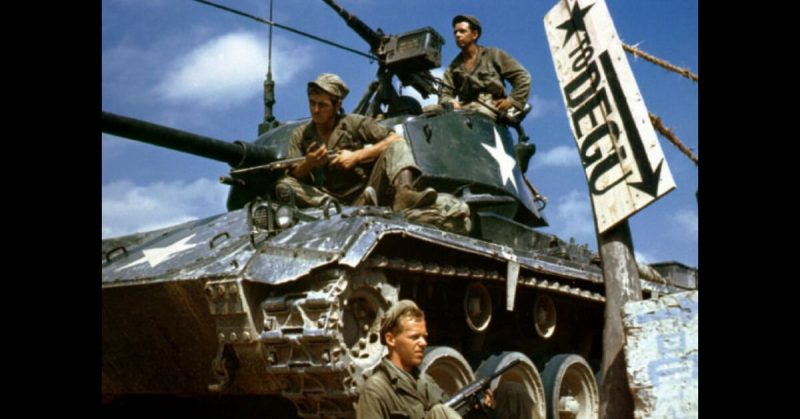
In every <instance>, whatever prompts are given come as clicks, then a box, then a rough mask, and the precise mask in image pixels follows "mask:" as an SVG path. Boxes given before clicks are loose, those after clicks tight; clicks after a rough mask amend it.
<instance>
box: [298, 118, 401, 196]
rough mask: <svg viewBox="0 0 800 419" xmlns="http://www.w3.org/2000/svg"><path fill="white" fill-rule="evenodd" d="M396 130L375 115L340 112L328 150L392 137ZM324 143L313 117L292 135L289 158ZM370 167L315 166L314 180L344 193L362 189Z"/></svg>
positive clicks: (342, 148) (356, 147) (337, 192)
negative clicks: (375, 119) (375, 117)
mask: <svg viewBox="0 0 800 419" xmlns="http://www.w3.org/2000/svg"><path fill="white" fill-rule="evenodd" d="M391 132H392V130H390V129H388V128H386V127H384V126H381V125H379V124H378V123H377V122H375V121H374V120H373V119H372V118H368V117H366V116H362V115H352V114H351V115H337V116H336V126H335V127H334V128H333V132H331V136H330V138H329V139H328V143H327V144H326V145H327V147H328V151H333V150H352V151H354V150H359V149H362V148H364V145H366V144H374V143H377V142H380V141H381V140H383V139H384V138H386V137H388V136H389V134H390V133H391ZM315 143H316V144H322V139H321V138H320V136H319V133H318V132H317V128H316V126H315V125H314V122H313V121H309V122H307V123H305V124H303V125H300V126H299V127H297V128H295V130H294V131H293V132H292V135H291V137H289V154H288V156H287V157H288V158H293V157H302V156H305V155H306V153H307V152H308V148H309V147H310V146H311V145H312V144H315ZM369 167H370V166H367V167H366V168H365V167H362V166H361V165H357V166H356V167H354V168H353V169H352V170H341V169H334V168H332V167H330V166H325V167H323V168H320V169H321V170H315V171H314V172H313V173H312V174H313V175H314V181H315V183H316V185H317V186H320V187H324V189H325V190H327V191H329V192H331V193H333V194H335V195H337V196H344V195H348V194H352V193H353V192H355V191H360V189H361V188H363V187H364V186H366V183H367V180H368V179H369Z"/></svg>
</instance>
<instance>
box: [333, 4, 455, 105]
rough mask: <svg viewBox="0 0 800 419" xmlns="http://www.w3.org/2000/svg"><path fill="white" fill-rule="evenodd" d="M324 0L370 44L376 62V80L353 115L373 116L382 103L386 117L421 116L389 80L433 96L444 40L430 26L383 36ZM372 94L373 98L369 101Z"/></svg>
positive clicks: (416, 103) (338, 6)
mask: <svg viewBox="0 0 800 419" xmlns="http://www.w3.org/2000/svg"><path fill="white" fill-rule="evenodd" d="M323 1H324V2H325V3H326V4H327V5H328V6H330V7H331V8H332V9H333V10H335V11H336V13H338V14H339V16H341V17H342V19H344V21H345V22H346V23H347V26H349V27H350V28H352V29H353V30H354V31H355V32H356V33H357V34H358V35H359V36H360V37H361V38H362V39H364V41H366V42H367V44H369V46H370V51H371V52H372V53H373V54H374V55H375V56H376V57H378V60H379V68H378V73H377V77H378V80H377V81H374V82H372V83H371V84H370V86H369V88H368V89H367V92H366V93H365V94H364V96H363V97H362V98H361V101H360V102H359V104H358V106H357V107H356V110H355V111H354V112H355V113H359V114H363V115H369V116H375V115H377V114H379V113H381V112H380V107H381V105H384V104H385V105H388V107H389V109H388V111H387V112H386V113H387V116H392V115H394V114H399V113H403V112H408V113H411V114H420V113H421V112H422V109H421V107H420V105H419V103H418V102H417V101H416V100H414V99H413V98H410V97H404V96H400V95H398V94H397V92H396V91H395V90H394V87H393V86H392V77H393V76H395V75H396V76H397V78H398V79H400V82H401V83H402V85H403V86H411V87H413V88H414V89H416V90H417V91H418V92H419V93H420V95H422V97H424V98H427V97H428V96H429V95H431V94H436V93H437V88H436V84H437V82H436V79H435V78H434V77H433V75H432V74H431V72H430V70H431V69H434V68H437V67H439V66H441V64H442V45H444V38H442V36H441V35H440V34H439V33H438V32H436V30H434V29H433V28H431V27H424V28H420V29H415V30H413V31H409V32H405V33H402V34H400V35H385V34H384V33H383V31H382V30H380V29H378V30H373V29H372V28H370V27H369V26H368V25H367V24H366V23H364V22H363V21H362V20H361V19H359V18H358V17H356V16H355V15H353V14H351V13H349V12H348V11H346V10H345V9H344V8H342V6H340V5H339V4H338V3H336V2H335V1H334V0H323ZM376 93H377V94H376ZM373 95H374V96H375V98H374V99H373V100H371V99H372V97H373Z"/></svg>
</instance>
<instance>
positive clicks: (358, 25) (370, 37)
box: [322, 0, 383, 55]
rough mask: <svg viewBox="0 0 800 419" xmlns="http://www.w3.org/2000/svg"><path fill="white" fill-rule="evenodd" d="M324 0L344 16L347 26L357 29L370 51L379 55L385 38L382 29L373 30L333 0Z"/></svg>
mask: <svg viewBox="0 0 800 419" xmlns="http://www.w3.org/2000/svg"><path fill="white" fill-rule="evenodd" d="M322 1H324V2H325V3H326V4H327V5H328V6H331V8H332V9H333V10H335V11H336V13H338V14H339V16H341V17H342V19H344V21H345V22H346V23H347V26H349V27H350V28H351V29H353V30H354V31H356V33H357V34H358V36H360V37H361V38H362V39H364V40H365V41H367V43H368V44H369V48H370V51H372V53H373V54H375V55H379V54H378V50H379V49H380V47H381V40H382V39H383V32H381V30H380V29H379V30H377V31H374V30H372V28H370V27H369V26H368V25H367V24H366V23H364V21H362V20H361V19H359V18H358V17H357V16H355V15H353V14H351V13H350V12H348V11H347V10H345V9H344V8H343V7H342V6H340V5H339V4H338V3H336V2H335V1H333V0H322Z"/></svg>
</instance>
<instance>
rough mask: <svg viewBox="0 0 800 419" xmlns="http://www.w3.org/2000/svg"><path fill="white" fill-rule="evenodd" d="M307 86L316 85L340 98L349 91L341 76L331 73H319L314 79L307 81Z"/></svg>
mask: <svg viewBox="0 0 800 419" xmlns="http://www.w3.org/2000/svg"><path fill="white" fill-rule="evenodd" d="M308 86H309V87H311V86H317V87H319V88H320V89H322V90H323V91H325V92H328V93H330V94H331V95H333V96H336V97H338V98H339V99H342V100H344V98H345V97H346V96H347V94H348V93H350V89H348V88H347V85H346V84H344V81H343V80H342V78H341V77H339V76H337V75H336V74H333V73H323V74H320V75H319V77H317V79H316V80H314V81H310V82H308Z"/></svg>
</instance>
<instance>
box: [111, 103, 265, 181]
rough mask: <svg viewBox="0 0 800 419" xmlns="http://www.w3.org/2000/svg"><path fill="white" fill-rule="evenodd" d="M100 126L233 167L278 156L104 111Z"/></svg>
mask: <svg viewBox="0 0 800 419" xmlns="http://www.w3.org/2000/svg"><path fill="white" fill-rule="evenodd" d="M101 127H102V131H103V132H105V133H107V134H111V135H116V136H119V137H125V138H129V139H132V140H136V141H141V142H145V143H148V144H153V145H157V146H161V147H165V148H170V149H173V150H178V151H183V152H186V153H189V154H194V155H197V156H201V157H206V158H209V159H212V160H217V161H222V162H225V163H228V164H229V165H230V166H231V167H247V166H252V165H257V164H265V163H269V162H272V161H274V160H275V159H276V157H275V153H274V152H273V151H272V150H271V149H268V148H264V147H260V146H257V145H253V144H249V143H246V142H243V141H234V142H232V143H231V142H227V141H222V140H218V139H215V138H211V137H205V136H202V135H197V134H193V133H191V132H186V131H181V130H178V129H175V128H169V127H165V126H163V125H158V124H154V123H152V122H147V121H142V120H140V119H135V118H130V117H127V116H122V115H117V114H113V113H110V112H105V111H103V118H102V122H101Z"/></svg>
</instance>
